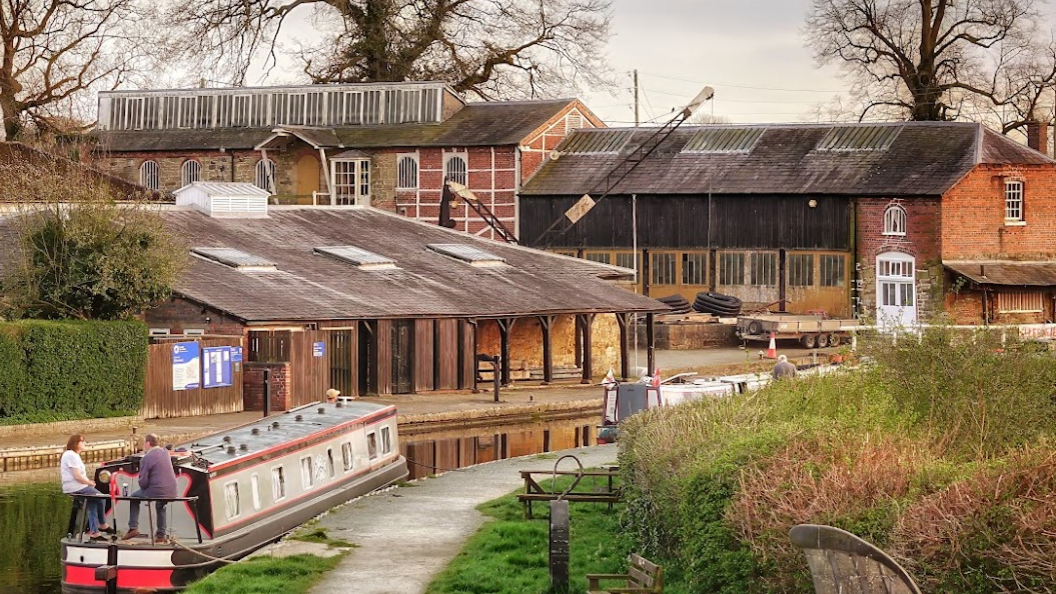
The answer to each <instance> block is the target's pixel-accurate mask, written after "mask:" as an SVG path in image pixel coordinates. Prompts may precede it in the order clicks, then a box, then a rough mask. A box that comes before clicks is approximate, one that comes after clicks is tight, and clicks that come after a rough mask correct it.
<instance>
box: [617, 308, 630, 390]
mask: <svg viewBox="0 0 1056 594" xmlns="http://www.w3.org/2000/svg"><path fill="white" fill-rule="evenodd" d="M630 317H631V314H629V313H617V314H616V323H617V324H619V326H620V379H621V380H623V381H627V376H629V375H630V369H631V362H630V361H629V360H628V358H629V354H630V333H629V332H627V323H628V322H629V320H630Z"/></svg>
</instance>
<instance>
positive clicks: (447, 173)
mask: <svg viewBox="0 0 1056 594" xmlns="http://www.w3.org/2000/svg"><path fill="white" fill-rule="evenodd" d="M444 177H446V178H447V179H448V180H449V181H453V182H455V183H456V184H462V185H463V186H464V185H466V178H467V175H466V158H465V156H462V155H450V156H448V158H447V162H446V163H444Z"/></svg>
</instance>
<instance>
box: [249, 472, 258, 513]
mask: <svg viewBox="0 0 1056 594" xmlns="http://www.w3.org/2000/svg"><path fill="white" fill-rule="evenodd" d="M249 486H250V490H251V491H253V511H257V510H259V509H260V478H259V477H258V476H257V475H256V473H254V474H253V476H251V477H249Z"/></svg>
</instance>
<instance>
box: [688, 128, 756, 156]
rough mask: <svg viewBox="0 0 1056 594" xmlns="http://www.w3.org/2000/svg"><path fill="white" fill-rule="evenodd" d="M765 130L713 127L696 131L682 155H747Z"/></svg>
mask: <svg viewBox="0 0 1056 594" xmlns="http://www.w3.org/2000/svg"><path fill="white" fill-rule="evenodd" d="M765 131H766V128H762V127H750V128H745V127H737V128H727V127H715V128H704V129H701V130H698V131H697V133H696V134H694V135H693V136H692V137H691V138H690V139H689V142H687V143H686V146H685V147H683V148H682V152H683V153H748V152H751V150H752V148H754V147H755V144H756V143H757V142H759V139H760V138H762V136H763V132H765Z"/></svg>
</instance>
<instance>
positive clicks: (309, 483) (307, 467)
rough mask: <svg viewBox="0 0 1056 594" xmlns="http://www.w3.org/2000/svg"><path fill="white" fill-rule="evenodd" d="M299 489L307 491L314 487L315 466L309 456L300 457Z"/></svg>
mask: <svg viewBox="0 0 1056 594" xmlns="http://www.w3.org/2000/svg"><path fill="white" fill-rule="evenodd" d="M300 462H301V489H303V490H304V491H308V490H309V489H311V488H312V487H314V486H315V466H314V465H313V463H312V457H311V456H301V458H300Z"/></svg>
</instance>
